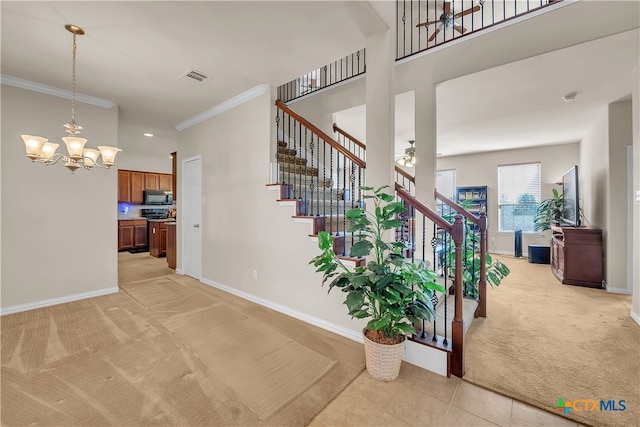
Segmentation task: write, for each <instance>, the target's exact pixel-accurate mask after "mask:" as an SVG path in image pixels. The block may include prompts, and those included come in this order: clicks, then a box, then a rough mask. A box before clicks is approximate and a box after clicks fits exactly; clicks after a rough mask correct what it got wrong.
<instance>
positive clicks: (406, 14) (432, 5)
mask: <svg viewBox="0 0 640 427" xmlns="http://www.w3.org/2000/svg"><path fill="white" fill-rule="evenodd" d="M561 1H562V0H473V1H472V0H451V1H442V0H397V1H396V5H397V6H396V7H397V9H396V17H397V51H396V59H402V58H406V57H408V56H411V55H414V54H416V53H419V52H422V51H425V50H427V49H430V48H433V47H436V46H440V45H442V44H444V43H447V42H450V41H452V40H456V39H459V38H460V37H464V36H468V35H469V34H473V33H475V32H478V31H480V30H483V29H486V28H489V27H492V26H494V25H497V24H500V23H502V22H504V21H508V20H510V19H514V18H516V17H519V16H522V15H525V14H527V13H531V12H533V11H536V10H539V9H541V8H544V7H546V6H549V5H552V4H556V3H559V2H561Z"/></svg>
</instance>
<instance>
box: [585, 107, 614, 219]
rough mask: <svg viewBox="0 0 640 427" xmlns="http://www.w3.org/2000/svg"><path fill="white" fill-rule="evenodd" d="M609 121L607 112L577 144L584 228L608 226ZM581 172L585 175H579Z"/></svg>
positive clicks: (604, 111) (604, 112)
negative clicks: (585, 226) (578, 147)
mask: <svg viewBox="0 0 640 427" xmlns="http://www.w3.org/2000/svg"><path fill="white" fill-rule="evenodd" d="M608 137H609V122H608V114H607V111H606V109H605V110H603V112H602V115H601V116H600V117H599V118H598V120H596V121H595V122H594V123H593V125H592V126H591V129H590V130H589V132H588V133H587V135H585V137H584V138H583V139H582V141H581V142H580V166H581V170H580V177H579V186H580V206H581V207H582V214H583V225H591V226H592V227H597V228H604V227H606V225H607V216H606V211H607V208H606V205H605V202H606V199H607V197H608V186H609V180H608V168H609V149H608V147H607V139H608ZM582 171H584V172H582Z"/></svg>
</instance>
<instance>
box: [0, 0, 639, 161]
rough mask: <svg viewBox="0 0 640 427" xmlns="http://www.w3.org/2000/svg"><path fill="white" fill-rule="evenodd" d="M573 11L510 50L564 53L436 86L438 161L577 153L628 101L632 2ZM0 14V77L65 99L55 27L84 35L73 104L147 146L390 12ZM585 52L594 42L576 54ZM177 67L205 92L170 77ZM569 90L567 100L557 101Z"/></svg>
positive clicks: (29, 7) (137, 8)
mask: <svg viewBox="0 0 640 427" xmlns="http://www.w3.org/2000/svg"><path fill="white" fill-rule="evenodd" d="M580 3H581V4H582V3H585V5H584V6H580V7H576V6H573V5H572V6H571V7H572V8H573V10H572V11H571V14H569V15H567V16H569V17H570V19H567V18H566V16H562V15H561V14H560V13H559V12H553V13H549V14H547V15H549V16H551V15H554V14H555V16H556V17H558V18H557V19H560V17H562V20H561V22H560V23H558V22H554V21H553V18H551V17H550V18H548V20H547V21H544V20H543V19H547V18H543V17H538V18H536V19H537V21H536V22H537V23H538V24H537V27H534V30H535V31H537V33H536V35H535V37H524V36H523V37H522V39H520V40H518V42H516V43H522V46H523V51H524V50H525V48H528V49H529V50H528V51H534V50H536V49H538V50H539V51H540V52H545V51H546V50H545V49H544V44H545V43H547V44H549V45H552V44H553V40H552V39H553V38H554V34H562V35H563V37H565V38H566V39H567V40H575V42H574V43H573V46H570V45H571V44H572V43H571V42H570V41H567V42H566V43H568V45H567V46H570V47H567V48H563V49H556V50H553V51H552V52H550V53H546V54H544V55H538V56H534V55H528V56H527V55H525V56H523V59H522V60H521V61H517V62H513V63H505V65H502V66H499V67H496V68H491V69H486V70H483V71H480V72H475V73H470V74H467V75H461V76H460V77H458V78H456V79H453V80H448V81H443V82H442V83H441V84H440V85H439V86H438V88H437V110H438V122H437V123H438V125H437V132H438V151H439V152H442V154H443V155H454V154H461V153H466V152H477V151H484V150H496V149H504V148H508V147H513V144H514V143H517V144H519V145H520V146H525V145H539V144H552V143H558V142H572V141H578V140H580V139H581V137H582V135H584V132H585V131H586V129H587V128H588V127H589V124H590V123H591V122H592V121H593V119H594V118H595V117H597V115H598V114H600V113H601V112H602V111H603V109H604V108H605V107H606V105H607V104H608V103H611V102H614V101H616V100H619V99H621V98H623V97H625V96H629V94H630V93H631V83H632V82H631V80H630V77H629V73H630V71H631V70H632V69H633V68H634V67H635V66H637V65H638V62H639V58H638V55H639V54H638V52H639V50H640V49H639V43H638V30H637V28H638V26H639V21H640V16H639V10H640V9H639V8H638V4H639V3H640V2H638V1H637V0H631V1H626V2H625V1H623V2H612V1H600V2H596V1H593V2H580ZM587 6H589V7H587ZM1 7H2V10H1V12H2V28H1V31H2V33H1V36H2V52H1V53H2V58H1V59H2V63H1V65H2V74H3V75H9V76H13V77H18V78H21V79H26V80H29V81H33V82H37V83H41V84H45V85H50V86H54V87H58V88H63V89H69V88H70V79H71V66H70V62H71V34H70V33H68V32H67V31H66V30H65V29H64V25H65V24H67V23H72V24H75V25H79V26H81V27H82V28H84V30H85V31H86V35H84V36H81V37H79V38H78V65H77V86H78V92H79V93H82V94H86V95H91V96H95V97H99V98H103V99H108V100H111V101H113V102H115V103H117V104H118V106H119V109H120V115H121V119H123V120H126V121H127V122H129V123H136V124H137V125H138V126H140V128H141V129H145V130H146V131H149V132H152V133H156V134H160V133H163V132H175V126H176V125H177V124H179V123H181V122H183V121H185V120H187V119H189V118H191V117H193V116H196V115H198V114H199V113H202V112H203V111H205V110H208V109H210V108H212V107H214V106H216V105H218V104H220V103H221V102H224V101H226V100H228V99H230V98H232V97H234V96H236V95H238V94H240V93H242V92H244V91H246V90H248V89H251V88H252V87H255V86H257V85H259V84H263V83H267V84H270V85H274V86H278V85H280V84H283V83H285V82H287V81H289V80H291V79H293V78H295V77H297V76H299V75H302V74H304V73H306V72H307V71H309V70H312V69H315V68H317V67H319V66H322V65H324V64H327V63H329V62H332V61H334V60H336V59H339V58H340V57H343V56H345V55H347V54H350V53H352V52H354V51H356V50H358V49H360V48H362V47H364V46H365V44H366V38H367V37H368V36H369V35H372V34H374V33H376V32H379V31H381V30H383V29H384V28H386V27H387V26H393V25H395V24H394V22H395V19H396V17H395V1H372V2H367V1H282V2H273V1H255V2H248V1H228V2H222V1H196V2H183V1H157V2H155V1H154V2H151V1H140V2H137V1H122V2H112V1H98V2H95V1H87V2H83V1H78V2H52V1H43V2H20V1H17V2H10V1H2V2H1ZM565 9H569V8H565ZM517 25H521V26H522V27H526V25H524V24H517ZM541 28H542V29H543V31H541ZM630 28H635V29H636V30H635V32H628V30H629V29H630ZM554 31H555V32H554ZM621 32H622V34H619V35H617V36H614V37H608V38H604V39H600V37H603V36H607V35H610V34H616V33H621ZM555 38H556V39H557V37H555ZM487 39H488V38H487ZM550 39H551V40H550ZM594 39H599V40H594ZM585 40H594V41H592V42H590V43H587V44H580V43H582V42H583V41H585ZM510 43H511V44H512V45H514V43H513V41H510ZM466 44H467V45H469V46H471V45H472V43H466ZM485 46H486V45H485ZM515 46H517V44H515ZM531 46H534V47H531ZM447 49H448V48H444V49H443V50H442V52H444V51H446V50H447ZM450 50H451V49H450ZM499 53H500V52H499V51H492V50H491V48H485V49H484V50H483V51H479V50H478V49H477V48H475V50H474V51H473V52H470V53H469V54H468V55H467V58H470V59H471V58H473V59H474V60H475V61H477V62H482V61H483V60H484V59H486V58H488V57H493V56H496V55H498V54H499ZM434 55H439V54H438V53H435V54H434ZM443 55H444V54H443ZM434 58H437V56H434ZM483 58H484V59H483ZM435 61H436V62H437V59H435ZM431 67H437V64H436V65H435V66H434V65H431ZM190 68H193V69H196V70H197V71H200V72H203V73H205V74H207V75H209V76H211V79H210V81H209V82H207V83H205V84H204V85H200V84H197V83H193V82H190V81H186V80H184V79H180V76H182V75H183V74H184V73H185V72H186V71H187V70H188V69H190ZM570 91H576V92H577V96H576V100H575V101H574V102H571V103H567V102H564V101H562V99H561V97H562V95H564V94H566V93H567V92H570ZM399 98H400V99H399V102H398V107H397V108H398V111H397V113H396V117H397V124H396V137H397V147H398V148H397V150H396V151H398V152H402V151H403V150H404V148H406V146H408V144H407V143H406V141H408V140H409V139H414V135H413V107H412V104H413V102H412V99H413V94H411V93H409V94H404V95H402V96H400V97H399ZM350 113H351V114H353V121H352V124H351V125H350V127H349V128H348V131H349V132H350V133H351V134H353V135H354V136H360V133H361V132H362V129H359V127H360V128H362V127H363V126H364V121H363V119H362V117H363V116H362V114H363V107H361V108H360V109H359V111H358V109H355V110H353V111H351V112H350ZM358 115H360V118H358ZM406 118H408V120H405V119H406ZM78 121H79V122H81V120H80V117H79V120H78ZM498 129H499V131H498ZM362 139H366V138H364V136H362Z"/></svg>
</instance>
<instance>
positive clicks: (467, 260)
mask: <svg viewBox="0 0 640 427" xmlns="http://www.w3.org/2000/svg"><path fill="white" fill-rule="evenodd" d="M460 206H461V207H462V208H463V209H465V210H469V207H470V206H471V201H470V200H463V201H462V202H461V203H460ZM454 216H455V212H452V213H449V214H446V215H444V216H443V217H444V219H446V220H447V221H449V222H453V220H454ZM478 231H479V230H478V228H477V227H476V226H474V225H472V224H471V223H469V222H468V221H467V222H466V223H465V233H464V240H463V246H462V285H463V286H462V287H463V292H464V296H467V297H472V298H476V299H477V298H478V284H479V282H480V264H481V262H480V235H479V233H478ZM444 256H445V257H446V261H447V265H448V266H449V272H448V273H449V275H450V277H455V273H456V267H455V259H456V251H455V245H454V244H453V241H451V240H449V241H448V242H447V243H446V246H445V254H444ZM509 273H511V270H510V269H509V267H507V266H506V265H505V264H504V263H503V262H502V261H500V260H495V261H494V260H493V258H492V257H491V255H489V254H488V253H485V280H486V282H487V283H488V284H489V285H491V286H492V287H493V286H500V283H501V282H502V279H504V278H505V277H507V276H508V275H509Z"/></svg>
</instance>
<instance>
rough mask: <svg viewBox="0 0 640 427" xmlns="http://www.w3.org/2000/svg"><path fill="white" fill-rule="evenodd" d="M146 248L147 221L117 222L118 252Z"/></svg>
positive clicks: (130, 220)
mask: <svg viewBox="0 0 640 427" xmlns="http://www.w3.org/2000/svg"><path fill="white" fill-rule="evenodd" d="M146 247H147V220H146V219H129V220H119V221H118V251H126V250H129V249H141V248H146Z"/></svg>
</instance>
